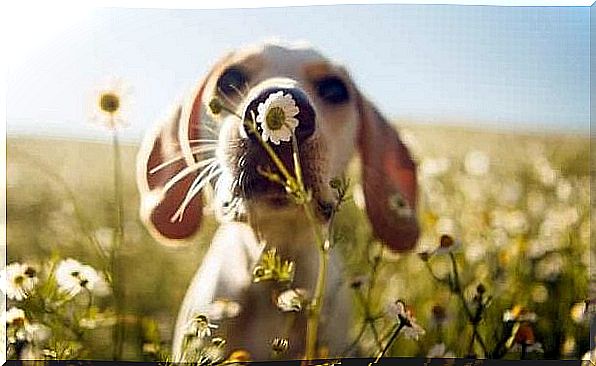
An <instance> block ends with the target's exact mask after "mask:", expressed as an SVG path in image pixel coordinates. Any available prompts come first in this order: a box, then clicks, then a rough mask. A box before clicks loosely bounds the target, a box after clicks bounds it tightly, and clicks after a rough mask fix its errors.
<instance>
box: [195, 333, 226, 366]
mask: <svg viewBox="0 0 596 366" xmlns="http://www.w3.org/2000/svg"><path fill="white" fill-rule="evenodd" d="M225 345H226V340H225V339H223V338H220V337H215V338H213V339H212V340H211V344H209V345H208V346H206V347H205V348H203V349H202V350H201V352H200V353H199V361H198V365H214V364H217V363H219V362H221V361H222V360H223V359H224V348H225Z"/></svg>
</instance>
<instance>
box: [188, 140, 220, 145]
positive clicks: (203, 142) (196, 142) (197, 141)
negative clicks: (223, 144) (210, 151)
mask: <svg viewBox="0 0 596 366" xmlns="http://www.w3.org/2000/svg"><path fill="white" fill-rule="evenodd" d="M218 141H219V140H217V139H193V140H188V142H190V143H191V144H208V143H212V144H217V142H218Z"/></svg>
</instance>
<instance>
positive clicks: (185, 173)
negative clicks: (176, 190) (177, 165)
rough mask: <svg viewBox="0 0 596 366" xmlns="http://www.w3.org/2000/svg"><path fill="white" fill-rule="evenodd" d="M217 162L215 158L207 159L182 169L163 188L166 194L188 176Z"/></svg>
mask: <svg viewBox="0 0 596 366" xmlns="http://www.w3.org/2000/svg"><path fill="white" fill-rule="evenodd" d="M215 161H216V158H214V157H213V158H207V159H204V160H201V161H199V162H197V163H196V164H193V165H189V166H187V167H186V168H184V169H182V170H181V171H179V172H178V173H177V174H176V175H174V176H173V177H172V179H170V180H169V181H168V182H167V183H166V184H165V185H164V186H163V190H164V192H167V191H169V190H170V189H171V188H172V187H173V186H174V185H175V184H176V183H178V182H179V181H181V180H182V179H184V178H186V177H187V176H188V175H190V174H192V173H194V172H196V171H197V170H198V169H200V168H202V167H204V166H207V165H210V164H213V162H215Z"/></svg>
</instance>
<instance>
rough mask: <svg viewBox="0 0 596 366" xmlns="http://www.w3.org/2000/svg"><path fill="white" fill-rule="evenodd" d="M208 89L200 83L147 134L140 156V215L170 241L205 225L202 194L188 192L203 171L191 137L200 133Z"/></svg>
mask: <svg viewBox="0 0 596 366" xmlns="http://www.w3.org/2000/svg"><path fill="white" fill-rule="evenodd" d="M203 89H204V83H201V84H200V86H199V88H198V89H197V90H196V91H195V92H194V93H193V94H192V95H191V98H189V100H187V102H186V103H184V104H183V105H182V106H179V107H178V108H176V109H175V111H174V113H172V115H171V116H170V117H169V118H168V119H166V120H165V121H163V123H161V124H159V125H158V126H156V128H155V129H154V130H153V131H152V132H150V133H147V134H146V135H145V138H144V140H143V143H142V145H141V148H140V150H139V153H138V155H137V185H138V188H139V192H140V198H141V204H140V215H141V218H142V220H143V222H144V224H145V225H146V226H147V228H148V229H149V231H150V232H151V234H152V235H153V236H154V237H155V238H156V239H158V240H159V241H160V242H162V243H165V244H176V243H178V242H177V240H180V239H186V238H188V237H190V236H192V235H193V234H194V233H195V232H196V231H197V230H198V229H199V227H200V224H201V218H202V215H203V210H202V197H201V195H200V194H198V195H195V196H194V197H193V198H192V199H190V200H189V199H187V193H188V191H189V189H190V187H191V185H192V182H193V181H194V180H195V178H196V177H197V174H198V172H197V165H196V164H197V162H196V161H195V158H194V156H193V154H192V152H191V148H190V141H192V140H195V139H199V138H200V135H199V132H200V130H201V129H200V124H199V122H200V120H201V116H202V113H204V111H203V110H202V101H201V99H202V94H203ZM199 170H200V169H199ZM189 198H190V197H189ZM185 200H186V201H185ZM181 207H183V210H180V208H181Z"/></svg>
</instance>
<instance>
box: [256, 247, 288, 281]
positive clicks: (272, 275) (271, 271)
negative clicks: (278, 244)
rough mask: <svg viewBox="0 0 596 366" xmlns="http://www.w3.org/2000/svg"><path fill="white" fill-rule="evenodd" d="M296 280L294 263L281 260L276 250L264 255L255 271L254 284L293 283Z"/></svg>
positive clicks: (270, 250)
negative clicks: (270, 282)
mask: <svg viewBox="0 0 596 366" xmlns="http://www.w3.org/2000/svg"><path fill="white" fill-rule="evenodd" d="M293 279H294V262H292V261H288V260H284V261H282V260H281V257H280V256H279V255H278V254H277V250H276V249H275V248H273V249H269V250H268V251H267V252H265V253H264V254H263V257H262V258H261V262H260V263H259V264H258V265H257V266H256V267H255V269H254V271H253V282H255V283H258V282H262V281H277V282H292V280H293Z"/></svg>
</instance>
